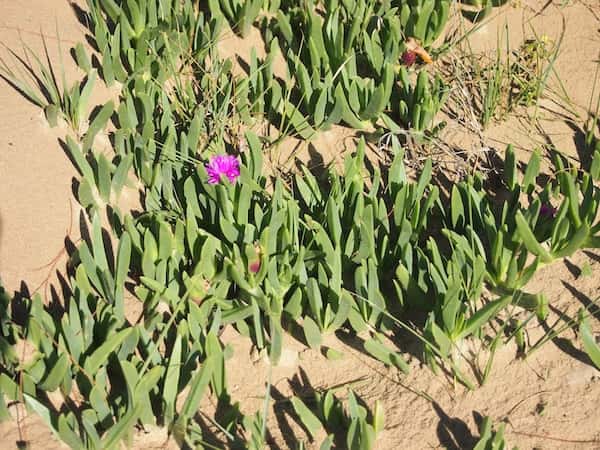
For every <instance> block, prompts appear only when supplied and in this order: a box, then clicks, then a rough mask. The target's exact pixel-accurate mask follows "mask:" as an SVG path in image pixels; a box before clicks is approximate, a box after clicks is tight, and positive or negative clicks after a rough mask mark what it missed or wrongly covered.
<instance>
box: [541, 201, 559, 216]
mask: <svg viewBox="0 0 600 450" xmlns="http://www.w3.org/2000/svg"><path fill="white" fill-rule="evenodd" d="M555 215H556V208H554V207H553V206H552V205H551V204H550V203H543V204H542V206H541V207H540V216H544V217H547V218H548V219H553V218H554V216H555Z"/></svg>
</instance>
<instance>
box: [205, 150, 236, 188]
mask: <svg viewBox="0 0 600 450" xmlns="http://www.w3.org/2000/svg"><path fill="white" fill-rule="evenodd" d="M206 173H207V174H208V183H209V184H217V183H220V182H221V175H225V176H226V177H227V179H228V180H229V181H230V182H231V183H234V182H235V181H236V180H237V178H238V177H239V176H240V162H239V161H238V159H237V158H236V157H235V156H232V155H216V156H213V157H212V158H211V159H210V161H209V163H208V164H207V165H206Z"/></svg>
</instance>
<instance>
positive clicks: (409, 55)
mask: <svg viewBox="0 0 600 450" xmlns="http://www.w3.org/2000/svg"><path fill="white" fill-rule="evenodd" d="M401 59H402V64H404V65H405V66H406V67H410V66H412V65H413V64H414V63H416V62H417V53H416V52H413V51H411V50H407V51H405V52H404V53H402V56H401Z"/></svg>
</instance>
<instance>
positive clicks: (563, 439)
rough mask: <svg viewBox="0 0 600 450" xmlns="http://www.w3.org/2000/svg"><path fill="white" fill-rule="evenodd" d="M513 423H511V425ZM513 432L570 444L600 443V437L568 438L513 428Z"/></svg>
mask: <svg viewBox="0 0 600 450" xmlns="http://www.w3.org/2000/svg"><path fill="white" fill-rule="evenodd" d="M512 426H513V425H512V424H511V427H512ZM512 432H513V433H515V434H520V435H522V436H528V437H534V438H540V439H548V440H551V441H557V442H567V443H569V444H600V439H566V438H560V437H556V436H549V435H547V434H538V433H528V432H526V431H517V430H515V429H514V427H513V430H512Z"/></svg>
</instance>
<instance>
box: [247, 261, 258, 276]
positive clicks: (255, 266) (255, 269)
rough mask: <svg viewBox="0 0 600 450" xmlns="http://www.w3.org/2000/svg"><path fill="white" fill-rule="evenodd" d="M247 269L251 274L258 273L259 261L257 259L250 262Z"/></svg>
mask: <svg viewBox="0 0 600 450" xmlns="http://www.w3.org/2000/svg"><path fill="white" fill-rule="evenodd" d="M248 269H249V270H250V272H252V273H258V271H259V270H260V259H257V260H256V261H254V262H251V263H250V265H249V267H248Z"/></svg>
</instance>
